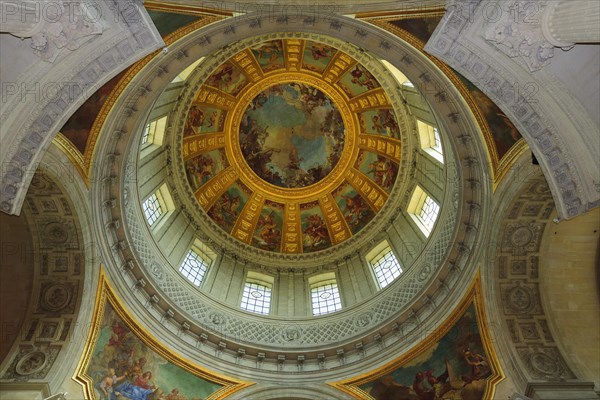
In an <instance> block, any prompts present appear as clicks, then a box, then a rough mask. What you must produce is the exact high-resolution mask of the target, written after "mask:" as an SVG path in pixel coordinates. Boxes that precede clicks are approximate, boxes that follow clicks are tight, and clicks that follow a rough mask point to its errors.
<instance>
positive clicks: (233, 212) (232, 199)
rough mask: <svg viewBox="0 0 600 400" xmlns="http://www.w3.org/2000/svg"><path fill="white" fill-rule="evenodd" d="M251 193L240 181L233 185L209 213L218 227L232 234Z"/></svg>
mask: <svg viewBox="0 0 600 400" xmlns="http://www.w3.org/2000/svg"><path fill="white" fill-rule="evenodd" d="M250 194H251V191H250V189H248V188H247V187H246V186H245V185H244V184H243V183H241V182H240V181H237V182H235V183H234V184H233V185H231V186H230V187H229V188H228V189H227V191H226V192H225V193H223V195H222V196H221V197H219V198H218V199H217V201H216V202H215V204H214V205H213V206H212V208H211V209H210V210H209V212H208V216H209V217H211V218H212V219H213V220H214V221H215V222H216V223H217V225H219V226H220V227H221V228H222V229H223V230H224V231H225V232H228V233H229V232H231V230H232V229H233V226H234V225H235V221H236V220H237V219H238V216H239V215H240V213H241V212H242V210H243V209H244V206H245V205H246V202H247V201H248V198H249V197H250Z"/></svg>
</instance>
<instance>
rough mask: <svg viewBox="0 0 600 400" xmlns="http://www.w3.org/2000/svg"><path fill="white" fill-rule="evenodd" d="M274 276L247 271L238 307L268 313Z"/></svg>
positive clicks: (258, 312)
mask: <svg viewBox="0 0 600 400" xmlns="http://www.w3.org/2000/svg"><path fill="white" fill-rule="evenodd" d="M273 282H274V278H273V277H272V276H269V275H265V274H261V273H258V272H255V271H248V275H247V276H246V282H245V283H244V290H243V291H242V301H241V304H240V308H241V309H242V310H246V311H250V312H253V313H257V314H264V315H268V314H269V313H270V311H271V298H272V289H273Z"/></svg>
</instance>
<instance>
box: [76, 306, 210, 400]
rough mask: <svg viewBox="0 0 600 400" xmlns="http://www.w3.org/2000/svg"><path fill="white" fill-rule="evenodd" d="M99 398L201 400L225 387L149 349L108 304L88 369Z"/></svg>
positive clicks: (87, 371)
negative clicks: (198, 375)
mask: <svg viewBox="0 0 600 400" xmlns="http://www.w3.org/2000/svg"><path fill="white" fill-rule="evenodd" d="M86 373H87V375H88V376H89V377H91V379H92V381H93V386H94V393H95V398H96V399H102V400H200V399H205V398H206V397H208V396H210V395H211V394H212V393H214V392H216V391H217V390H219V389H221V388H222V385H220V384H218V383H214V382H211V381H208V380H205V379H202V378H200V377H197V376H195V375H193V374H191V373H190V372H188V371H186V370H184V369H182V368H180V367H178V366H176V365H174V364H173V363H171V362H169V361H168V360H166V359H165V358H164V357H162V356H161V355H160V354H158V353H157V352H155V351H154V350H152V349H151V348H150V347H148V346H147V345H146V344H145V343H144V342H143V341H142V340H141V339H140V338H139V337H138V336H136V335H135V333H134V332H132V331H131V330H130V329H129V327H128V326H127V325H126V324H125V322H124V321H123V320H122V319H121V318H120V317H119V316H118V315H117V313H116V312H115V310H114V309H113V308H112V306H111V305H110V303H106V306H105V309H104V316H103V320H102V325H101V327H100V331H99V336H98V339H97V342H96V344H95V347H94V349H93V354H92V357H91V360H90V363H89V366H88V368H87V370H86Z"/></svg>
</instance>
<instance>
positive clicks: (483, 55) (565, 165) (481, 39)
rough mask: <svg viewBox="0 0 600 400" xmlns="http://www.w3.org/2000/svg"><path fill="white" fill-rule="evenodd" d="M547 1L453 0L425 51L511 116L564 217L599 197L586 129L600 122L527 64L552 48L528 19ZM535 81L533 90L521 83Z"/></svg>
mask: <svg viewBox="0 0 600 400" xmlns="http://www.w3.org/2000/svg"><path fill="white" fill-rule="evenodd" d="M544 4H545V2H544V1H532V0H526V1H510V2H502V1H500V2H498V1H494V0H468V1H467V0H465V1H462V0H461V1H453V2H452V3H451V4H450V5H449V6H448V7H447V12H446V15H445V16H444V18H443V19H442V21H441V22H440V24H439V25H438V26H437V28H436V30H435V32H434V33H433V35H432V36H431V38H430V40H429V41H428V43H427V45H426V46H425V50H426V51H427V52H429V53H431V54H432V55H434V56H436V57H437V58H439V59H441V60H442V61H443V62H445V63H447V64H448V65H449V66H450V67H452V68H453V69H455V70H456V71H458V72H459V73H460V74H461V75H463V76H465V77H466V78H467V79H469V81H471V82H472V83H473V84H474V85H476V86H477V87H478V88H480V89H481V90H482V91H483V92H484V93H485V94H486V95H487V96H489V97H490V99H492V100H493V101H494V102H495V103H496V104H497V105H498V106H499V107H500V108H501V109H502V111H503V112H505V113H506V115H507V116H509V118H510V119H511V121H513V123H515V125H516V126H517V127H518V129H519V131H520V132H521V134H522V135H523V137H524V138H525V140H526V141H527V143H528V144H529V146H530V147H531V149H532V151H533V152H534V153H535V156H536V158H537V159H538V161H539V162H540V166H541V167H542V169H543V171H544V174H545V176H546V179H547V181H548V182H549V184H550V188H551V189H552V192H553V194H554V199H555V204H556V208H557V210H558V215H559V217H560V218H573V217H575V216H577V215H579V214H581V213H584V212H586V211H587V210H589V209H591V208H593V207H596V206H598V205H599V204H600V192H598V190H597V189H596V184H597V182H595V181H594V179H596V178H594V177H592V175H593V174H590V173H589V171H590V170H592V169H594V170H597V168H598V160H597V159H598V158H597V154H594V149H597V146H594V145H595V144H596V143H597V139H598V137H597V135H596V136H595V137H594V136H593V135H590V134H589V133H591V132H597V126H596V125H595V124H594V122H593V121H592V120H591V118H590V116H589V115H588V114H587V112H586V111H585V110H584V109H583V106H582V105H581V104H580V103H579V100H577V99H576V96H575V95H573V94H571V93H570V92H569V89H568V88H566V87H563V84H562V83H561V82H560V81H559V80H557V79H556V78H553V77H552V76H550V75H549V74H540V75H532V74H531V70H530V68H531V69H533V70H535V69H539V68H541V67H542V66H543V65H547V63H548V62H549V59H550V57H551V52H552V49H550V48H549V47H548V44H547V43H546V42H545V41H544V40H543V39H542V38H541V36H540V35H541V33H540V32H541V30H540V29H539V23H537V22H536V21H529V20H528V18H529V17H531V16H532V14H533V16H534V17H535V18H539V19H541V11H542V8H543V7H544ZM532 11H535V13H532ZM523 20H525V21H523ZM506 56H508V57H506ZM510 57H516V58H510ZM531 84H533V85H534V86H535V93H527V92H526V90H524V88H525V87H526V86H527V85H531ZM565 99H569V100H565ZM592 143H593V144H594V145H592ZM515 206H516V205H515ZM513 211H515V212H516V210H513ZM530 212H531V213H533V212H534V210H530Z"/></svg>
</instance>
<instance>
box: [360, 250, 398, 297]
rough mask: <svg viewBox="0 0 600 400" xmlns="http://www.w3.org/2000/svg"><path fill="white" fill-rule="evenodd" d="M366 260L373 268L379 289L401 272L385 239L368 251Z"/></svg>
mask: <svg viewBox="0 0 600 400" xmlns="http://www.w3.org/2000/svg"><path fill="white" fill-rule="evenodd" d="M367 261H369V264H370V265H371V268H373V273H374V274H375V278H376V279H377V282H378V283H379V287H380V288H381V289H383V288H384V287H386V286H387V285H389V284H390V283H392V282H393V281H394V280H395V279H396V278H398V277H399V276H400V275H401V274H402V267H401V266H400V263H399V262H398V259H397V258H396V255H395V254H394V252H393V251H392V248H391V247H390V245H389V243H388V242H387V241H386V240H384V241H383V242H381V243H380V244H379V245H377V246H376V247H375V248H374V249H373V250H371V251H370V252H369V254H368V255H367Z"/></svg>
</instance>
